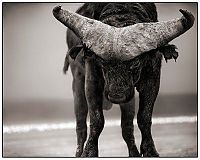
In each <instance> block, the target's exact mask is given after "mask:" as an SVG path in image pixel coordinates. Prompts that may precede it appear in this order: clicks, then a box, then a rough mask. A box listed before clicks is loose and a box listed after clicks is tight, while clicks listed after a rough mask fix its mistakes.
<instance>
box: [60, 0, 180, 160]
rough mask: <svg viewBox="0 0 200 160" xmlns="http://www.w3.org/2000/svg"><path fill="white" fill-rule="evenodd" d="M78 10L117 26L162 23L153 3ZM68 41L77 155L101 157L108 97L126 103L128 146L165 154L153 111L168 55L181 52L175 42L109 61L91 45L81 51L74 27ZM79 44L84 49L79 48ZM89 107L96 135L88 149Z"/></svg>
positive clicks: (123, 113)
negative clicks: (160, 148) (156, 142)
mask: <svg viewBox="0 0 200 160" xmlns="http://www.w3.org/2000/svg"><path fill="white" fill-rule="evenodd" d="M77 13H79V14H81V15H84V16H86V17H89V18H94V19H97V20H100V21H102V22H104V23H107V24H109V25H113V26H115V27H123V26H127V25H132V24H135V23H138V22H150V21H154V22H156V21H157V12H156V8H155V5H154V4H153V3H110V4H109V3H91V4H85V5H83V6H82V7H81V8H80V9H79V10H78V11H77ZM94 36H95V35H94ZM67 43H68V47H69V49H71V52H70V53H69V54H67V56H66V59H65V66H64V72H66V70H67V69H68V66H69V63H70V67H71V71H72V74H73V94H74V105H75V115H76V132H77V150H76V157H80V156H82V157H97V156H98V155H99V154H98V138H99V135H100V134H101V132H102V130H103V127H104V116H103V108H106V106H105V105H103V101H104V100H105V98H106V99H107V101H108V103H107V105H108V106H111V105H112V103H117V104H119V105H120V109H121V128H122V137H123V139H124V140H125V142H126V144H127V147H128V151H129V156H131V157H138V156H144V157H157V156H159V154H158V152H157V151H156V148H155V145H154V141H153V138H152V134H151V124H152V122H151V119H152V112H153V106H154V103H155V100H156V97H157V95H158V91H159V85H160V68H161V60H162V55H164V57H165V59H172V58H174V59H176V58H177V56H178V54H177V52H176V51H175V46H173V45H172V46H170V45H169V46H166V47H163V48H159V49H157V50H153V51H150V52H149V53H144V54H142V55H140V56H138V57H137V58H134V59H132V60H129V61H120V60H116V59H111V60H109V61H106V60H104V59H101V58H100V57H98V56H97V55H95V53H92V54H91V53H89V52H90V51H89V49H84V48H83V49H80V46H81V45H83V44H82V43H81V41H80V39H79V38H78V37H77V36H75V34H74V33H73V32H72V31H70V30H68V33H67ZM76 46H78V47H79V48H78V49H77V48H76ZM122 54H123V53H122ZM70 56H71V58H70ZM134 88H136V89H137V91H138V92H139V98H140V101H139V111H138V114H137V122H138V126H139V129H140V131H141V135H142V142H141V145H140V152H139V151H138V149H137V147H136V145H135V138H134V135H133V131H134V127H133V119H134V115H135V100H134V92H135V91H134ZM88 111H89V116H90V134H89V138H88V140H87V143H86V145H85V147H84V143H85V141H86V139H87V125H86V118H87V114H88Z"/></svg>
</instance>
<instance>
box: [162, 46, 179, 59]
mask: <svg viewBox="0 0 200 160" xmlns="http://www.w3.org/2000/svg"><path fill="white" fill-rule="evenodd" d="M176 49H177V47H176V46H175V45H173V44H168V45H165V46H163V47H161V48H159V51H160V52H161V53H163V56H164V58H165V61H166V62H167V60H169V59H174V60H175V62H176V59H177V58H178V52H177V51H176Z"/></svg>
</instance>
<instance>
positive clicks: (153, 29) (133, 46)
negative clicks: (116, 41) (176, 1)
mask: <svg viewBox="0 0 200 160" xmlns="http://www.w3.org/2000/svg"><path fill="white" fill-rule="evenodd" d="M180 12H181V13H182V14H183V16H182V17H181V18H179V19H174V20H170V21H165V22H155V23H138V24H135V25H132V26H128V27H124V28H123V30H122V31H121V34H120V35H121V37H122V38H121V39H122V40H121V42H122V43H123V44H124V45H125V46H127V47H128V48H127V49H126V52H127V55H126V57H124V58H125V59H130V58H134V57H136V56H138V55H140V54H142V53H144V52H147V51H150V50H152V49H156V48H158V47H160V46H163V45H166V44H167V43H168V42H170V41H172V40H173V39H175V38H176V37H178V36H180V35H181V34H183V33H185V32H186V31H187V30H189V29H190V28H191V27H192V26H193V24H194V16H193V15H192V14H191V13H190V12H188V11H186V10H182V9H180Z"/></svg>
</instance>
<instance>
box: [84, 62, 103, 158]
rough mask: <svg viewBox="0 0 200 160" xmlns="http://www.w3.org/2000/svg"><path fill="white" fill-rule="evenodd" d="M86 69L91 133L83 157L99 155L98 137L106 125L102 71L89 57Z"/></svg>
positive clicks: (86, 89)
mask: <svg viewBox="0 0 200 160" xmlns="http://www.w3.org/2000/svg"><path fill="white" fill-rule="evenodd" d="M85 69H86V79H85V80H86V82H85V91H86V99H87V104H88V108H89V115H90V135H89V138H88V140H87V143H86V146H85V149H84V151H83V154H82V157H98V139H99V136H100V134H101V132H102V130H103V127H104V116H103V109H102V103H103V87H102V83H101V72H100V70H98V68H97V66H95V64H94V63H93V60H88V59H87V60H86V62H85Z"/></svg>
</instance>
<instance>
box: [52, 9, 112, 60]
mask: <svg viewBox="0 0 200 160" xmlns="http://www.w3.org/2000/svg"><path fill="white" fill-rule="evenodd" d="M53 15H54V17H55V18H56V19H57V20H58V21H60V22H61V23H63V24H64V25H65V26H67V27H68V28H69V29H71V30H72V31H73V32H74V33H75V34H76V35H77V36H78V37H79V38H80V39H81V40H82V42H83V43H84V44H85V45H86V46H87V47H88V48H90V49H91V50H92V51H93V52H95V53H96V54H98V55H100V56H102V54H105V53H106V52H105V51H104V50H106V49H105V48H106V46H108V45H106V44H108V43H109V42H107V41H110V40H109V39H110V37H109V36H110V35H111V34H109V33H108V31H109V32H112V31H113V29H112V28H113V27H111V26H109V25H107V24H104V23H102V22H100V21H97V20H94V19H90V18H87V17H84V16H81V15H79V14H77V13H74V12H70V11H67V10H63V9H61V6H57V7H55V8H54V9H53ZM102 57H103V56H102Z"/></svg>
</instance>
